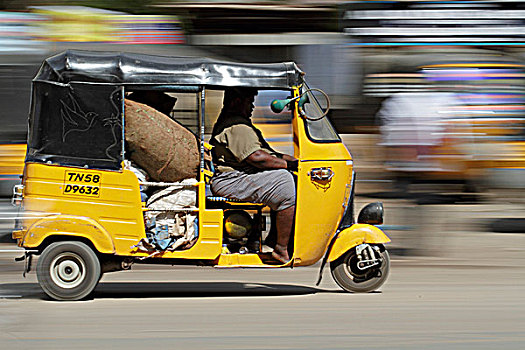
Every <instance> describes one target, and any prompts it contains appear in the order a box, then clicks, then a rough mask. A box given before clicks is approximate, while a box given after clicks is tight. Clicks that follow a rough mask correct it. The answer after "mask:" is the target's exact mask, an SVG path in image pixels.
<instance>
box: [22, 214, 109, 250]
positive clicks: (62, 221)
mask: <svg viewBox="0 0 525 350" xmlns="http://www.w3.org/2000/svg"><path fill="white" fill-rule="evenodd" d="M49 236H74V237H83V238H86V239H88V240H89V241H90V242H91V243H93V246H95V248H96V249H97V250H98V251H99V252H100V253H106V254H112V253H115V245H114V244H113V240H112V239H111V236H110V235H109V234H108V233H107V231H106V230H105V229H104V228H103V227H102V226H101V225H100V224H99V223H97V222H96V221H94V220H93V219H89V218H85V217H79V216H71V215H56V216H50V217H46V218H43V219H40V220H38V221H37V222H35V223H34V224H33V225H31V227H30V228H29V229H28V230H27V232H26V234H25V235H24V237H23V239H22V244H21V246H23V247H25V248H36V247H38V246H40V245H41V244H42V242H43V241H44V240H45V239H46V238H47V237H49Z"/></svg>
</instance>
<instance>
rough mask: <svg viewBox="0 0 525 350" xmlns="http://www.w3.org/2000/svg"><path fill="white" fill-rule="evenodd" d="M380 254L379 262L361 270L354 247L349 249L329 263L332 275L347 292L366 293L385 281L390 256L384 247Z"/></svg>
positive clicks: (388, 270) (388, 269)
mask: <svg viewBox="0 0 525 350" xmlns="http://www.w3.org/2000/svg"><path fill="white" fill-rule="evenodd" d="M376 254H380V260H381V262H380V264H378V265H376V266H372V267H370V268H367V269H364V270H361V269H359V267H358V261H359V260H358V257H357V254H356V251H355V249H351V250H349V251H348V252H346V253H345V254H343V255H342V256H341V257H339V258H338V259H337V260H334V261H332V262H331V263H330V269H331V271H332V277H333V278H334V280H335V282H336V283H337V284H338V285H339V287H341V288H343V289H344V290H346V291H347V292H356V293H368V292H372V291H374V290H376V289H378V288H379V287H381V286H382V285H383V283H385V281H386V279H387V277H388V273H389V272H390V256H389V255H388V252H387V251H386V250H385V249H382V251H380V252H377V253H376Z"/></svg>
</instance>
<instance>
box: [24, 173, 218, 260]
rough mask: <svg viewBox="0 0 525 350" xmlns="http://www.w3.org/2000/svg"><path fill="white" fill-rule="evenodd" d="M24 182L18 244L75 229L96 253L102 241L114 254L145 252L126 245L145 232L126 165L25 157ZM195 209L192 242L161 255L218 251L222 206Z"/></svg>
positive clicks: (213, 255)
mask: <svg viewBox="0 0 525 350" xmlns="http://www.w3.org/2000/svg"><path fill="white" fill-rule="evenodd" d="M94 179H96V180H97V181H96V182H94ZM87 180H89V181H87ZM24 185H25V188H24V202H23V205H24V210H25V214H24V215H25V217H26V218H27V219H25V220H24V221H23V222H22V227H23V231H26V232H25V234H24V238H23V239H22V240H20V242H19V244H20V245H21V246H24V247H28V248H29V247H37V246H38V245H39V244H40V243H41V242H42V241H43V240H44V239H45V238H46V237H48V236H50V235H76V236H82V237H86V238H88V239H90V240H91V241H92V242H93V244H94V245H95V247H96V248H97V249H99V247H101V248H100V250H99V251H100V252H102V253H106V252H110V249H109V248H108V247H109V246H111V247H112V248H111V252H114V253H116V254H117V255H126V256H147V255H148V254H146V253H139V252H137V251H136V249H134V248H132V246H133V245H135V244H137V243H138V242H139V240H140V239H142V238H144V237H145V227H144V217H143V211H142V202H141V200H140V192H139V183H138V180H137V177H136V176H135V175H134V174H133V173H132V172H131V171H129V170H123V171H122V172H116V171H101V170H87V169H79V168H72V167H62V166H55V165H45V164H33V163H28V164H27V166H26V169H25V182H24ZM74 186H76V191H74V190H75V187H74ZM203 191H204V184H202V183H199V193H201V192H202V193H203ZM199 199H200V200H201V196H199ZM201 203H202V202H201ZM198 215H199V239H198V241H197V243H196V244H195V245H194V246H193V247H192V248H191V249H188V250H183V251H177V252H166V253H164V254H163V255H162V256H164V257H167V258H189V259H216V258H217V257H218V256H219V254H220V251H221V247H222V218H223V216H222V211H221V210H205V209H204V208H202V209H201V210H200V211H199V214H198ZM87 222H88V223H89V224H87V225H86V223H87ZM44 223H45V224H44ZM95 228H96V229H95ZM103 232H105V233H106V234H107V237H109V239H110V242H111V243H107V242H106V241H105V240H104V238H102V237H106V236H105V235H104V234H102V233H103ZM113 247H114V248H113Z"/></svg>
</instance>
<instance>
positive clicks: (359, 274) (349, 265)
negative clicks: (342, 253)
mask: <svg viewBox="0 0 525 350" xmlns="http://www.w3.org/2000/svg"><path fill="white" fill-rule="evenodd" d="M357 262H358V261H357V255H355V254H348V256H347V257H346V259H345V261H344V265H343V266H344V269H343V270H344V272H345V274H346V275H347V276H348V278H350V279H351V280H352V281H354V282H355V283H360V282H365V281H367V280H369V279H371V278H372V277H374V276H375V270H376V269H375V268H370V269H366V270H359V268H358V267H357Z"/></svg>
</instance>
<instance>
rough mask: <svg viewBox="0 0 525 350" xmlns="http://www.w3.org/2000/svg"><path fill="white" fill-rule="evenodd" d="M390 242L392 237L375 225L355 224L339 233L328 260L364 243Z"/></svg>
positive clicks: (334, 258) (332, 259)
mask: <svg viewBox="0 0 525 350" xmlns="http://www.w3.org/2000/svg"><path fill="white" fill-rule="evenodd" d="M388 242H390V238H388V237H387V235H386V234H385V233H384V232H383V231H381V230H380V229H378V228H377V227H375V226H372V225H367V224H355V225H352V226H350V227H348V228H346V229H344V230H343V231H341V232H340V233H339V235H338V236H337V238H336V241H335V243H334V245H333V247H332V250H331V251H330V255H329V256H328V261H334V260H336V259H337V258H339V257H340V256H341V255H343V254H344V253H346V252H347V251H348V250H349V249H351V248H353V247H355V246H357V245H359V244H362V243H369V244H384V243H388Z"/></svg>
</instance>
